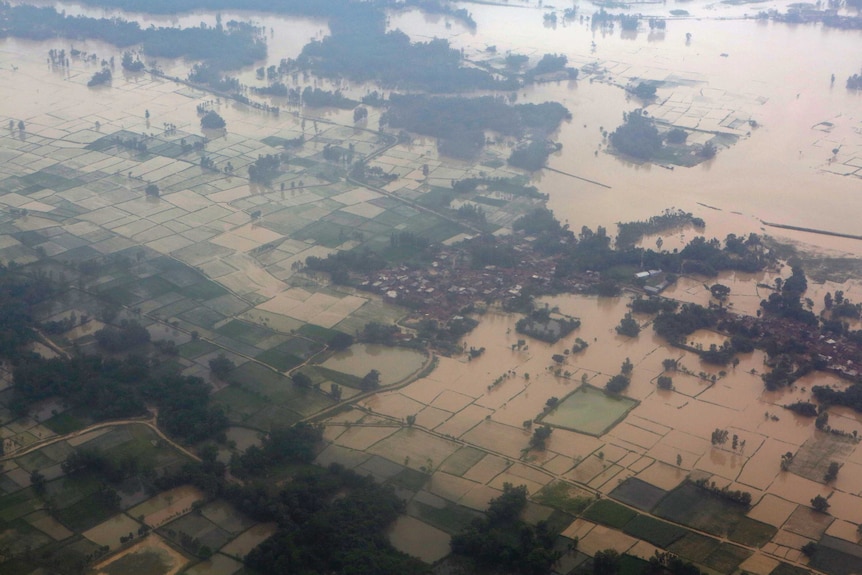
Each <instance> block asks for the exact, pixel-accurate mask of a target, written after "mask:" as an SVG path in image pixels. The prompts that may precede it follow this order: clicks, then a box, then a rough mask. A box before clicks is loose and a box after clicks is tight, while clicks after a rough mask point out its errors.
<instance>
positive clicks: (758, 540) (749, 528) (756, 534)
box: [729, 517, 778, 547]
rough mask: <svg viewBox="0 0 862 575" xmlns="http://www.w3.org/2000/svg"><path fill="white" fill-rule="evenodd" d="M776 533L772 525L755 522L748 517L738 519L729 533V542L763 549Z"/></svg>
mask: <svg viewBox="0 0 862 575" xmlns="http://www.w3.org/2000/svg"><path fill="white" fill-rule="evenodd" d="M776 531H778V530H777V529H776V528H775V527H773V526H772V525H768V524H766V523H761V522H760V521H755V520H754V519H750V518H748V517H743V518H742V519H740V521H739V523H737V524H736V527H734V529H733V531H732V532H731V533H730V537H729V538H730V540H731V541H735V542H736V543H741V544H743V545H751V546H753V547H763V546H764V545H765V544H766V543H768V542H769V540H770V539H772V537H773V536H774V535H775V533H776Z"/></svg>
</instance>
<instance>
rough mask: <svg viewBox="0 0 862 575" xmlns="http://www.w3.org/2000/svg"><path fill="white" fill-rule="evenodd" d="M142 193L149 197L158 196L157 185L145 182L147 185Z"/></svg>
mask: <svg viewBox="0 0 862 575" xmlns="http://www.w3.org/2000/svg"><path fill="white" fill-rule="evenodd" d="M144 193H146V194H147V195H148V196H150V197H154V198H158V197H159V186H157V185H156V184H147V187H146V188H144Z"/></svg>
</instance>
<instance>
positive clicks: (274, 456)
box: [230, 423, 323, 479]
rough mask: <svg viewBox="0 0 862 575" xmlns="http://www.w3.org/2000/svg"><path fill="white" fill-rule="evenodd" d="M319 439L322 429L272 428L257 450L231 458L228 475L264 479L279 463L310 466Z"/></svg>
mask: <svg viewBox="0 0 862 575" xmlns="http://www.w3.org/2000/svg"><path fill="white" fill-rule="evenodd" d="M322 440H323V428H322V427H320V426H316V425H311V424H308V423H297V424H296V425H294V426H293V427H286V428H277V429H273V430H272V431H270V433H269V434H268V435H267V436H265V437H264V439H263V443H262V444H261V446H260V447H258V446H257V445H252V446H250V447H249V448H248V449H246V450H245V451H244V452H243V453H242V454H240V455H237V454H234V455H233V456H232V457H231V462H230V468H231V473H233V474H234V475H236V476H237V477H239V478H241V479H248V478H252V477H263V476H266V475H267V473H269V472H270V471H272V470H273V469H274V468H276V467H278V466H279V465H282V464H283V463H287V462H290V463H311V461H312V460H313V459H314V456H315V453H316V451H315V450H316V448H317V447H318V445H319V444H320V442H321V441H322Z"/></svg>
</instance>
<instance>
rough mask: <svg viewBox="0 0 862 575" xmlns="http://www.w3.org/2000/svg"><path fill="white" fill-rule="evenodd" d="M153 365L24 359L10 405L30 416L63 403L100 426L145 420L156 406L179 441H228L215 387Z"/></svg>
mask: <svg viewBox="0 0 862 575" xmlns="http://www.w3.org/2000/svg"><path fill="white" fill-rule="evenodd" d="M153 363H154V362H151V361H150V360H149V359H147V358H144V357H141V356H130V357H128V358H125V359H122V360H117V359H103V358H100V357H96V356H74V357H71V358H52V359H43V358H42V357H40V356H29V357H25V358H21V360H20V361H19V363H18V365H17V366H16V367H15V371H14V374H13V396H12V401H11V403H10V405H11V406H12V407H13V409H14V410H15V411H16V412H17V413H26V412H27V410H28V408H29V406H30V405H32V404H33V403H35V402H37V401H40V400H42V399H46V398H48V397H59V398H60V399H61V400H63V402H64V403H65V404H66V405H68V406H70V407H73V408H74V407H77V408H82V409H85V410H86V412H87V414H88V415H89V416H90V417H92V418H93V419H95V420H97V421H99V420H105V419H121V418H124V417H134V416H140V415H143V414H145V413H146V407H145V406H146V404H148V403H151V404H154V405H156V406H157V407H158V408H159V426H160V427H161V428H162V429H164V430H165V431H166V432H167V433H169V434H171V435H173V436H175V437H178V438H181V439H184V440H186V441H189V442H192V443H194V442H198V441H202V440H204V439H212V438H216V439H218V438H223V437H224V432H225V430H226V429H227V427H228V420H227V417H226V416H225V415H224V413H223V412H222V411H221V409H220V408H218V407H213V406H211V405H210V404H209V385H207V383H206V382H204V381H203V380H202V379H200V378H198V377H189V376H182V375H178V374H176V373H165V372H164V371H163V370H158V369H155V368H154V365H153Z"/></svg>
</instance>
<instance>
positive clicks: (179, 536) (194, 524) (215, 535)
mask: <svg viewBox="0 0 862 575" xmlns="http://www.w3.org/2000/svg"><path fill="white" fill-rule="evenodd" d="M159 533H160V534H161V535H162V536H163V537H167V538H168V539H170V540H171V541H174V542H175V543H179V544H180V545H182V546H183V547H187V548H190V547H191V545H190V541H189V539H188V538H191V539H192V540H195V539H196V540H197V541H198V542H199V545H206V546H207V547H209V548H210V549H219V548H221V546H222V545H224V544H225V543H226V542H227V541H229V540H230V538H231V534H230V533H228V532H227V531H225V530H224V529H222V528H220V527H219V526H218V525H216V524H215V523H213V522H212V521H210V520H209V519H207V518H206V517H204V516H203V515H198V514H197V513H187V514H186V515H183V516H182V517H180V518H179V519H177V520H175V521H171V522H170V523H167V524H165V525H162V526H161V527H160V528H159ZM184 535H185V537H184Z"/></svg>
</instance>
